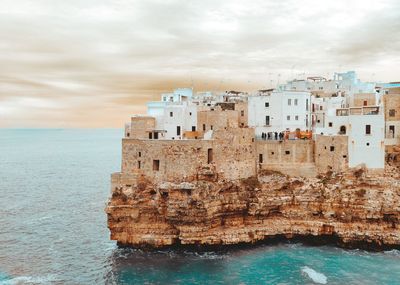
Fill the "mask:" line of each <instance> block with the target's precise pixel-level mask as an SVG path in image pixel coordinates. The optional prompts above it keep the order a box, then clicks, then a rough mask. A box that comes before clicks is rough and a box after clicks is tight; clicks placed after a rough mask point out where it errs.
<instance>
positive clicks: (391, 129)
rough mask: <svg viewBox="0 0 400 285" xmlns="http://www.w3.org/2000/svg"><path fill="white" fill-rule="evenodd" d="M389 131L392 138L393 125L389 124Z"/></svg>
mask: <svg viewBox="0 0 400 285" xmlns="http://www.w3.org/2000/svg"><path fill="white" fill-rule="evenodd" d="M389 132H390V134H391V135H392V137H393V138H394V126H389Z"/></svg>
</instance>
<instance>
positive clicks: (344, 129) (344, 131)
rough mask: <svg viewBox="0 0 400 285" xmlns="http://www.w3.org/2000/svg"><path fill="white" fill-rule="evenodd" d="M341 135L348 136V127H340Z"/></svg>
mask: <svg viewBox="0 0 400 285" xmlns="http://www.w3.org/2000/svg"><path fill="white" fill-rule="evenodd" d="M339 134H341V135H345V134H346V126H340V132H339Z"/></svg>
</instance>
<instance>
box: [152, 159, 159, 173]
mask: <svg viewBox="0 0 400 285" xmlns="http://www.w3.org/2000/svg"><path fill="white" fill-rule="evenodd" d="M153 170H154V171H159V170H160V161H159V160H158V159H155V160H153Z"/></svg>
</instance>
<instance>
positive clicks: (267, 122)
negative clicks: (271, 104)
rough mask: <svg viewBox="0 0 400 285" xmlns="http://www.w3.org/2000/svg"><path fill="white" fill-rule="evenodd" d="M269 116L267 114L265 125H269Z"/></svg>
mask: <svg viewBox="0 0 400 285" xmlns="http://www.w3.org/2000/svg"><path fill="white" fill-rule="evenodd" d="M269 123H270V122H269V116H265V125H267V126H269Z"/></svg>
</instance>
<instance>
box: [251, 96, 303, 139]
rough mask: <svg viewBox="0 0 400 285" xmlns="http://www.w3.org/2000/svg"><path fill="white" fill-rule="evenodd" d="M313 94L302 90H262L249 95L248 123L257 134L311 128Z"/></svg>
mask: <svg viewBox="0 0 400 285" xmlns="http://www.w3.org/2000/svg"><path fill="white" fill-rule="evenodd" d="M310 104H311V95H310V93H309V92H301V91H272V92H260V93H258V94H256V95H252V96H249V97H248V124H249V127H255V128H256V136H260V135H261V133H263V132H264V133H267V132H281V131H286V130H289V131H295V130H296V129H300V130H302V131H305V130H310V128H311V124H310V122H311V108H310Z"/></svg>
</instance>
